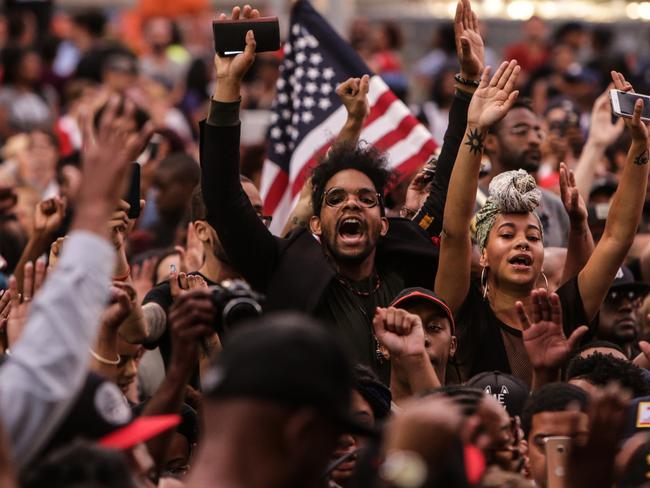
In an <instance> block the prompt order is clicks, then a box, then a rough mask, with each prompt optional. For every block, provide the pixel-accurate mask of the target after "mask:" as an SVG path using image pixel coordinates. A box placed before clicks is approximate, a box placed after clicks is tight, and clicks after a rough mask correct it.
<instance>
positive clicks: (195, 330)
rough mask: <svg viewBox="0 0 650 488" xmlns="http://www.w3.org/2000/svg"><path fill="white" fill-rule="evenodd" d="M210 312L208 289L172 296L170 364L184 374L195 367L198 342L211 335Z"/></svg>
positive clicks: (211, 305)
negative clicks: (173, 297)
mask: <svg viewBox="0 0 650 488" xmlns="http://www.w3.org/2000/svg"><path fill="white" fill-rule="evenodd" d="M214 313H215V311H214V305H213V304H212V299H211V297H210V291H209V290H204V289H195V290H190V291H187V292H182V293H181V294H179V295H178V296H177V297H176V301H175V302H174V305H172V307H171V309H170V312H169V324H170V328H171V335H172V360H171V362H172V363H173V365H174V366H175V367H177V368H179V369H180V370H182V371H183V372H184V373H190V372H191V371H192V370H193V369H194V368H195V367H196V365H197V364H198V361H199V345H200V341H201V339H203V338H205V337H208V336H210V335H211V334H212V333H213V330H212V323H213V322H214Z"/></svg>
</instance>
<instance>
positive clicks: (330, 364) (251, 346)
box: [203, 312, 377, 436]
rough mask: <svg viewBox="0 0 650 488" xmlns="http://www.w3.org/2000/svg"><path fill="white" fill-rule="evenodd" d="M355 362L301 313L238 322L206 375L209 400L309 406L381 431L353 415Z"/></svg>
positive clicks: (355, 429)
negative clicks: (254, 401)
mask: <svg viewBox="0 0 650 488" xmlns="http://www.w3.org/2000/svg"><path fill="white" fill-rule="evenodd" d="M353 371H354V370H353V367H352V364H351V363H350V360H349V359H348V355H347V353H346V350H345V349H344V347H343V344H342V343H341V342H340V341H339V340H338V338H337V337H336V336H335V335H334V334H333V333H331V332H330V331H329V330H328V329H327V328H326V327H325V325H324V324H322V323H320V322H318V321H316V320H314V319H312V318H310V317H308V316H306V315H302V314H298V313H288V312H287V313H274V314H269V315H265V316H263V317H260V318H256V319H254V320H251V321H248V322H242V323H241V325H238V327H237V329H236V330H234V331H233V332H232V333H231V334H230V335H229V336H228V338H227V340H226V342H225V343H224V348H223V351H222V352H221V354H219V356H218V357H217V359H216V361H215V362H214V364H213V365H212V367H211V368H210V370H209V371H208V373H207V374H206V376H205V378H204V381H203V391H204V395H205V398H206V400H209V399H213V400H224V399H233V398H250V399H261V400H269V401H273V402H277V403H280V404H284V405H289V406H309V407H313V408H314V409H315V410H317V411H318V412H320V413H321V414H322V415H323V416H324V417H326V418H329V419H330V420H332V421H333V422H334V423H335V424H336V425H338V426H340V427H341V431H342V432H347V433H351V434H359V435H366V436H375V435H377V432H376V431H375V430H373V429H370V428H368V427H367V426H365V425H363V424H361V423H359V422H357V421H355V420H354V419H353V418H352V416H351V415H350V406H351V405H350V402H351V394H352V390H353V389H354V388H355V381H354V374H353Z"/></svg>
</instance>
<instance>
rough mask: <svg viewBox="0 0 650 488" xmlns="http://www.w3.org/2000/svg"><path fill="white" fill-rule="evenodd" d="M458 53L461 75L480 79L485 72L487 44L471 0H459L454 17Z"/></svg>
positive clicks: (466, 77)
mask: <svg viewBox="0 0 650 488" xmlns="http://www.w3.org/2000/svg"><path fill="white" fill-rule="evenodd" d="M454 37H455V40H456V53H457V54H458V61H459V62H460V76H461V77H463V78H465V79H469V80H478V79H479V77H480V76H481V73H482V72H483V68H484V66H483V64H484V59H485V45H484V44H483V38H482V37H481V31H480V29H479V25H478V17H477V16H476V13H475V12H474V11H473V10H472V6H471V4H470V2H469V0H459V1H458V4H457V5H456V17H455V18H454Z"/></svg>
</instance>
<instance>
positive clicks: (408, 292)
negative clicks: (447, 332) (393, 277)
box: [390, 288, 456, 334]
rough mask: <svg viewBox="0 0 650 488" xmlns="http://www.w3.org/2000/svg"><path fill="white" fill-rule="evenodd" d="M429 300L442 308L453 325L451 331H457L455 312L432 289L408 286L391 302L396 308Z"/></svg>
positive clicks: (453, 332)
mask: <svg viewBox="0 0 650 488" xmlns="http://www.w3.org/2000/svg"><path fill="white" fill-rule="evenodd" d="M421 302H429V303H433V304H434V305H436V306H437V307H438V308H439V309H440V310H442V311H443V312H444V314H445V316H446V317H447V318H448V319H449V324H450V326H451V333H452V334H455V333H456V323H455V322H454V314H453V313H451V309H450V308H449V305H447V303H446V302H445V301H444V300H443V299H442V298H440V297H439V296H438V295H436V294H435V293H434V292H432V291H431V290H428V289H426V288H406V289H405V290H402V291H401V292H400V293H399V295H397V296H396V297H395V298H394V299H393V303H391V304H390V306H391V307H396V308H406V307H408V306H411V305H415V304H416V303H421Z"/></svg>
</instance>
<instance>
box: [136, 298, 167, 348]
mask: <svg viewBox="0 0 650 488" xmlns="http://www.w3.org/2000/svg"><path fill="white" fill-rule="evenodd" d="M142 314H143V315H144V319H145V320H146V321H147V326H148V328H149V335H148V336H147V339H146V342H153V341H155V340H158V339H159V338H160V336H161V335H163V332H165V329H166V328H167V314H166V313H165V310H164V309H163V308H162V307H161V306H160V305H158V304H157V303H154V302H149V303H147V304H145V305H143V306H142Z"/></svg>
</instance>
